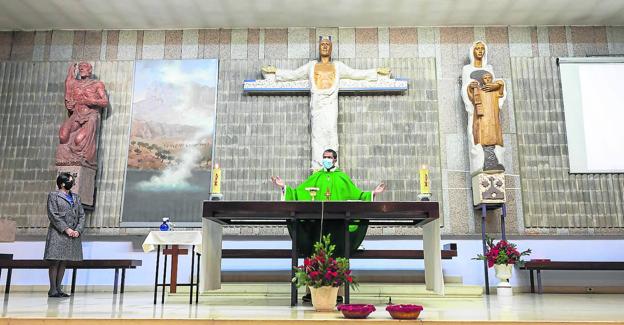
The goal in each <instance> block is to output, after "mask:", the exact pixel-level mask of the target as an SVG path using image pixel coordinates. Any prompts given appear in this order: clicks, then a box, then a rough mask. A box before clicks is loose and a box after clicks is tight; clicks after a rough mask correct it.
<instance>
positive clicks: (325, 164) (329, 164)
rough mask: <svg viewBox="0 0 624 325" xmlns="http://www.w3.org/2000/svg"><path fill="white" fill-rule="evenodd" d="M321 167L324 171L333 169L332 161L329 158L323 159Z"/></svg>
mask: <svg viewBox="0 0 624 325" xmlns="http://www.w3.org/2000/svg"><path fill="white" fill-rule="evenodd" d="M323 167H325V169H330V168H332V167H334V160H333V159H330V158H323Z"/></svg>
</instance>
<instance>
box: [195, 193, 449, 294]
mask: <svg viewBox="0 0 624 325" xmlns="http://www.w3.org/2000/svg"><path fill="white" fill-rule="evenodd" d="M203 217H204V219H203V245H202V246H203V254H202V255H203V256H204V258H203V261H204V262H203V263H204V264H203V267H202V270H203V272H202V281H200V282H201V283H204V285H203V286H202V289H203V290H214V289H218V288H220V274H221V241H222V228H221V227H222V226H224V225H239V226H240V225H288V224H289V223H291V224H293V225H295V224H296V222H298V221H299V220H310V219H321V217H322V218H324V219H325V220H344V222H345V234H346V236H345V239H346V240H345V250H346V251H347V254H348V251H349V241H348V238H349V236H348V235H347V232H348V227H347V225H348V224H349V221H350V220H353V219H358V220H368V221H369V225H370V226H390V225H392V226H413V227H422V228H423V249H424V253H425V256H424V257H425V284H426V288H427V290H432V291H434V292H435V293H437V294H439V295H443V294H444V281H443V277H442V264H441V255H440V249H441V244H440V222H439V204H438V202H359V201H358V202H351V201H286V202H284V201H204V206H203ZM296 228H297V227H293V229H296ZM296 238H297V233H296V231H295V232H293V233H292V256H291V260H292V266H297V262H298V256H297V253H296V252H297V241H296ZM347 257H348V256H347ZM292 272H293V275H294V270H293V271H292ZM345 302H346V303H348V302H349V290H348V287H347V288H346V290H345ZM296 303H297V288H296V286H295V285H294V284H292V286H291V305H292V306H294V305H296Z"/></svg>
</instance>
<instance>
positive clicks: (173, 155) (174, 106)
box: [122, 59, 218, 227]
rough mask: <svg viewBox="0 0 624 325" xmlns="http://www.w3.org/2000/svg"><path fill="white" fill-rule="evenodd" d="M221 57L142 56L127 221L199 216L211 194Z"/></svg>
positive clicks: (126, 195) (137, 80) (198, 218)
mask: <svg viewBox="0 0 624 325" xmlns="http://www.w3.org/2000/svg"><path fill="white" fill-rule="evenodd" d="M217 81H218V60H216V59H214V60H141V61H136V63H135V69H134V88H133V92H132V115H131V126H130V139H129V142H128V164H127V168H126V178H125V182H124V199H123V211H122V226H126V227H132V226H137V227H144V226H154V225H155V224H159V223H161V222H162V218H163V217H169V218H170V219H171V221H172V223H173V224H174V225H175V224H178V225H183V224H189V223H199V222H201V212H202V206H201V202H202V201H203V200H207V199H208V197H209V195H210V180H211V174H210V172H211V169H212V154H213V143H214V138H215V120H216V98H217Z"/></svg>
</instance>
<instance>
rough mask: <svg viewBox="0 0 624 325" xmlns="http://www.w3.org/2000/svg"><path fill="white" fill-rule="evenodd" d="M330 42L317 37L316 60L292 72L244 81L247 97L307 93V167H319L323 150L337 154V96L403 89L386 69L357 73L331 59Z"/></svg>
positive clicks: (274, 71)
mask: <svg viewBox="0 0 624 325" xmlns="http://www.w3.org/2000/svg"><path fill="white" fill-rule="evenodd" d="M332 46H333V45H332V41H331V37H329V38H322V37H320V38H319V59H318V60H312V61H310V62H308V63H306V64H304V65H303V66H301V67H299V68H297V69H295V70H285V69H278V68H276V67H273V66H265V67H262V74H263V76H264V78H265V79H264V80H246V81H245V82H244V85H243V91H244V92H245V93H248V94H270V93H273V94H276V93H290V94H292V93H301V92H307V93H310V96H311V98H310V119H311V120H310V125H311V129H312V133H311V147H312V148H311V149H312V150H311V166H310V167H311V168H312V169H313V170H318V169H320V168H321V167H322V165H321V162H320V161H319V160H318V159H320V157H321V156H322V155H323V151H325V150H327V149H333V150H334V151H336V152H338V93H339V92H341V93H345V92H350V93H371V92H373V93H374V92H377V93H379V92H381V93H396V92H399V93H401V92H404V91H405V90H407V80H405V79H390V69H388V68H376V69H365V70H357V69H352V68H350V67H348V66H347V65H346V64H344V63H342V62H340V61H333V60H332V59H331V53H332Z"/></svg>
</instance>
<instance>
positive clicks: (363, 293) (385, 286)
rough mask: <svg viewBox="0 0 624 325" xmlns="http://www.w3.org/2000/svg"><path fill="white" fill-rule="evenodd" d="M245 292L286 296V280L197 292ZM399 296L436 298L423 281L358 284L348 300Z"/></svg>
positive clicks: (464, 288) (450, 290)
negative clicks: (283, 281)
mask: <svg viewBox="0 0 624 325" xmlns="http://www.w3.org/2000/svg"><path fill="white" fill-rule="evenodd" d="M182 290H185V289H178V293H177V294H176V295H185V294H186V295H188V291H186V292H185V291H182ZM304 293H305V289H304V288H300V289H299V295H300V296H301V295H303V294H304ZM444 293H445V296H447V297H456V298H457V297H481V296H482V295H483V288H482V287H481V286H475V285H462V284H446V285H445V290H444ZM240 295H247V296H253V297H259V296H267V297H269V296H276V297H290V285H289V284H288V283H224V284H222V286H221V289H219V290H213V291H208V292H205V293H202V294H200V296H201V297H208V296H240ZM400 297H410V298H413V297H431V298H436V297H440V296H439V295H437V294H435V293H434V292H432V291H428V290H426V288H425V285H424V284H404V283H374V284H371V283H362V284H360V285H359V286H358V288H357V289H353V290H351V300H352V301H353V302H356V301H358V300H366V299H374V300H379V299H381V300H380V301H382V302H383V301H385V302H387V301H388V299H389V298H392V301H393V302H394V300H395V299H396V298H400Z"/></svg>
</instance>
